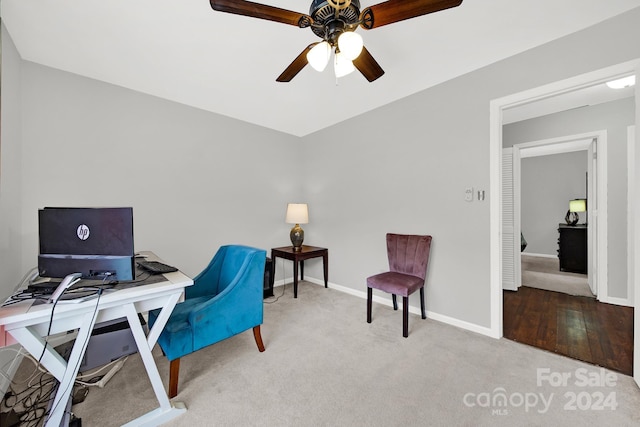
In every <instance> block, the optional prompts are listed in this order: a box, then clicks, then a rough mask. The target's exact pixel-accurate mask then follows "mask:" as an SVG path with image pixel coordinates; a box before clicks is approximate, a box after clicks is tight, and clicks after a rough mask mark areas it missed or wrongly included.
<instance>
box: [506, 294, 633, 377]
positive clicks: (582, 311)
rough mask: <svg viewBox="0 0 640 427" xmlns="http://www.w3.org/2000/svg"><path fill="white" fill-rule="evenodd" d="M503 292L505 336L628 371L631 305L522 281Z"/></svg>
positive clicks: (600, 364)
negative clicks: (547, 288) (580, 295)
mask: <svg viewBox="0 0 640 427" xmlns="http://www.w3.org/2000/svg"><path fill="white" fill-rule="evenodd" d="M503 294H504V295H503V296H504V300H503V306H504V313H503V316H504V320H503V321H504V326H503V335H504V337H505V338H508V339H510V340H514V341H518V342H521V343H524V344H529V345H532V346H535V347H538V348H541V349H544V350H548V351H552V352H554V353H558V354H562V355H565V356H568V357H571V358H574V359H578V360H582V361H584V362H588V363H592V364H594V365H597V366H602V367H605V368H609V369H612V370H614V371H617V372H621V373H623V374H626V375H632V373H633V308H632V307H622V306H618V305H612V304H605V303H601V302H598V301H596V300H595V299H594V298H587V297H576V296H571V295H567V294H563V293H560V292H553V291H545V290H541V289H534V288H528V287H525V286H522V287H520V289H518V291H517V292H514V291H503Z"/></svg>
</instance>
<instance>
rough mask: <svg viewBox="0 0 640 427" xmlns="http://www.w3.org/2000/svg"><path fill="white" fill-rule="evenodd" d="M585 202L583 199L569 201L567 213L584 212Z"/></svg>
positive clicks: (585, 208)
mask: <svg viewBox="0 0 640 427" xmlns="http://www.w3.org/2000/svg"><path fill="white" fill-rule="evenodd" d="M586 210H587V201H586V200H585V199H574V200H569V212H585V211H586Z"/></svg>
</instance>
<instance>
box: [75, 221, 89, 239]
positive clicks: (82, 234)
mask: <svg viewBox="0 0 640 427" xmlns="http://www.w3.org/2000/svg"><path fill="white" fill-rule="evenodd" d="M76 234H77V235H78V239H80V240H87V239H88V238H89V227H87V226H86V225H85V224H80V225H79V226H78V229H77V230H76Z"/></svg>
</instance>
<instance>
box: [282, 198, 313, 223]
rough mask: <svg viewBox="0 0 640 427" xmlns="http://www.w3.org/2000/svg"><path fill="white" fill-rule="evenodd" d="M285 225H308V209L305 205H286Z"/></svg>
mask: <svg viewBox="0 0 640 427" xmlns="http://www.w3.org/2000/svg"><path fill="white" fill-rule="evenodd" d="M285 222H286V223H287V224H308V223H309V208H308V207H307V204H306V203H289V204H288V205H287V215H286V218H285Z"/></svg>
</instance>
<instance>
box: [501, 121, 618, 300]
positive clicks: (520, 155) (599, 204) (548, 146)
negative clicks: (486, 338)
mask: <svg viewBox="0 0 640 427" xmlns="http://www.w3.org/2000/svg"><path fill="white" fill-rule="evenodd" d="M594 140H595V141H597V147H598V148H597V151H598V155H597V156H596V162H597V166H596V167H593V160H592V159H593V153H592V151H593V150H592V147H593V146H594ZM513 150H515V151H517V153H516V154H514V156H513V159H514V167H513V170H514V173H518V174H519V173H520V170H521V161H522V159H526V158H529V157H538V156H546V155H551V154H562V153H572V152H576V151H587V152H588V153H589V159H588V162H589V164H588V167H587V170H588V171H589V173H588V175H587V177H588V187H589V188H588V192H589V194H586V196H587V200H589V201H590V202H589V209H588V211H587V212H588V217H587V222H588V223H589V224H591V226H590V227H588V228H587V241H588V245H589V247H588V253H589V257H588V265H587V273H588V274H587V278H588V282H589V287H590V288H591V291H592V292H593V293H594V294H595V295H596V296H598V299H599V300H601V297H602V298H604V299H605V302H606V296H607V295H608V293H607V280H606V279H607V264H608V262H607V239H606V238H607V176H608V175H607V151H608V150H607V131H606V130H600V131H594V132H587V133H582V134H577V135H567V136H562V137H557V138H550V139H545V140H540V141H532V142H525V143H521V144H514V145H513ZM516 163H517V164H516ZM594 169H595V173H594ZM514 182H515V183H517V185H514V190H513V191H514V193H515V197H514V199H515V200H517V202H518V203H516V206H515V209H514V214H515V215H516V216H519V215H520V206H519V202H520V200H521V197H520V195H521V191H522V188H521V186H520V179H519V177H518V178H517V179H514ZM514 225H515V227H516V229H515V230H514V234H516V235H519V234H520V231H521V228H520V227H521V223H520V221H514ZM514 260H515V263H516V265H517V264H519V263H520V262H521V253H520V252H516V253H515V254H514ZM518 279H519V278H516V286H517V287H519V286H520V285H521V283H520V280H518Z"/></svg>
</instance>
